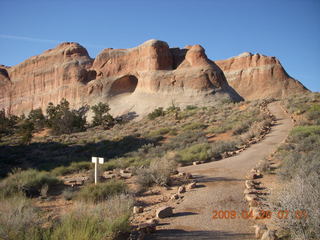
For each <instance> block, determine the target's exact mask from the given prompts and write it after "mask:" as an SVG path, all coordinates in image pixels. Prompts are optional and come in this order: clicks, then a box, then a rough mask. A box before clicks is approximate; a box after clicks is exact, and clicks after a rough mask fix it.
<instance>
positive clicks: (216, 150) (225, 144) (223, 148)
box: [210, 141, 238, 159]
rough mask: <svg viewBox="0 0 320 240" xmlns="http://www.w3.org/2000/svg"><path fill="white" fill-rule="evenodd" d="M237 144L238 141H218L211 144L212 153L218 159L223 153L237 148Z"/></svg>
mask: <svg viewBox="0 0 320 240" xmlns="http://www.w3.org/2000/svg"><path fill="white" fill-rule="evenodd" d="M237 144H238V143H237V142H236V141H216V142H214V143H213V144H212V146H211V149H210V155H211V156H212V157H214V158H216V159H218V158H220V157H221V154H222V153H224V152H230V151H234V150H236V149H237V147H236V146H237Z"/></svg>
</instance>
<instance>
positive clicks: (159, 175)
mask: <svg viewBox="0 0 320 240" xmlns="http://www.w3.org/2000/svg"><path fill="white" fill-rule="evenodd" d="M176 168H177V164H176V162H175V161H174V159H173V156H170V154H169V155H166V156H165V157H163V158H159V159H153V160H152V161H151V162H150V166H149V167H148V168H140V169H138V170H137V177H138V178H137V183H138V184H139V185H140V186H141V187H143V188H145V187H150V186H152V185H154V184H156V185H160V186H164V185H167V184H169V181H170V175H171V174H172V173H173V171H174V170H176Z"/></svg>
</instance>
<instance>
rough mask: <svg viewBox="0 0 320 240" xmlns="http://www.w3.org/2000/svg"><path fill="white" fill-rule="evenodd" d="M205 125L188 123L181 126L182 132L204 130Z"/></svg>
mask: <svg viewBox="0 0 320 240" xmlns="http://www.w3.org/2000/svg"><path fill="white" fill-rule="evenodd" d="M206 127H207V125H205V124H203V123H199V122H194V123H188V124H185V125H184V126H182V130H183V131H192V130H198V129H205V128H206Z"/></svg>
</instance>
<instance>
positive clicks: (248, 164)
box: [147, 102, 293, 240]
mask: <svg viewBox="0 0 320 240" xmlns="http://www.w3.org/2000/svg"><path fill="white" fill-rule="evenodd" d="M269 109H270V111H271V113H272V114H274V115H275V116H276V118H277V124H276V125H275V126H273V128H272V131H271V132H270V133H269V134H268V135H267V136H266V137H265V139H264V140H262V141H261V142H259V143H257V144H254V145H252V146H251V147H250V148H249V149H247V150H246V151H244V152H242V153H241V154H239V155H236V156H234V157H230V158H226V159H223V160H221V161H217V162H211V163H206V164H201V165H196V166H187V167H181V168H180V169H179V171H183V172H190V173H192V175H193V176H195V178H196V179H197V181H198V185H199V187H198V188H196V189H193V190H191V191H188V192H187V193H185V197H184V201H183V202H181V203H180V204H179V205H176V206H175V209H174V216H173V217H171V218H166V219H163V220H161V222H160V226H158V227H157V232H156V233H155V234H153V235H150V236H148V238H147V239H168V240H169V239H223V240H231V239H236V240H240V239H254V236H253V231H254V229H253V227H251V226H252V225H253V221H252V220H247V219H243V218H242V217H241V211H242V210H247V204H246V202H245V201H244V199H243V190H244V188H245V187H244V180H245V175H246V174H247V173H248V171H249V170H250V169H251V168H253V167H255V166H256V164H257V163H258V162H259V161H260V160H262V159H263V158H264V157H267V156H269V155H270V154H271V153H273V152H274V151H275V150H276V149H277V147H278V146H279V144H280V143H282V142H283V141H284V140H285V139H286V137H287V135H288V133H289V132H290V130H291V128H292V127H293V124H292V121H291V119H290V118H289V116H287V115H286V114H285V113H284V112H283V111H282V109H281V107H280V103H279V102H275V103H271V104H270V105H269ZM214 210H217V211H219V210H228V211H231V210H235V211H236V212H237V218H235V219H212V212H213V211H214Z"/></svg>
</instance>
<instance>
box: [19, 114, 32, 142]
mask: <svg viewBox="0 0 320 240" xmlns="http://www.w3.org/2000/svg"><path fill="white" fill-rule="evenodd" d="M33 130H34V124H33V123H32V122H31V121H29V120H27V119H25V120H22V121H21V122H19V124H18V133H19V135H20V136H21V141H20V143H21V144H29V143H30V142H31V139H32V131H33Z"/></svg>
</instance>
